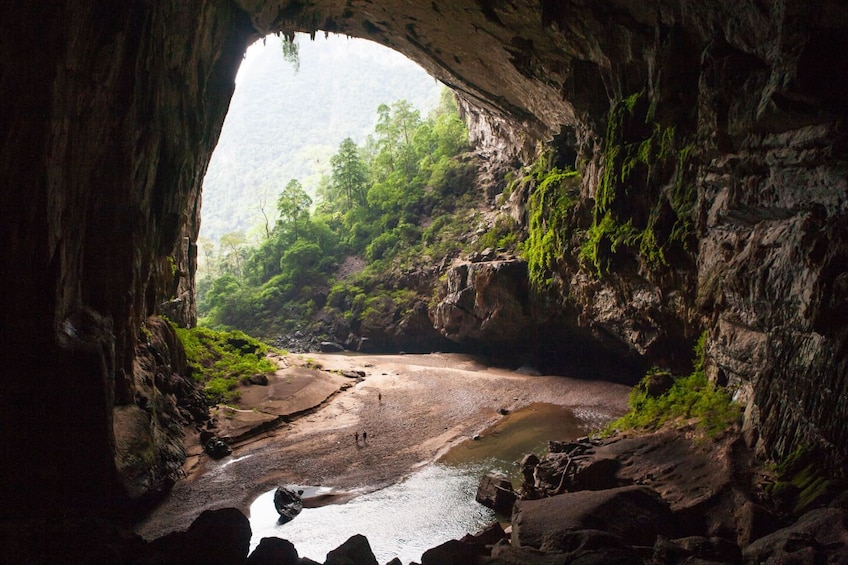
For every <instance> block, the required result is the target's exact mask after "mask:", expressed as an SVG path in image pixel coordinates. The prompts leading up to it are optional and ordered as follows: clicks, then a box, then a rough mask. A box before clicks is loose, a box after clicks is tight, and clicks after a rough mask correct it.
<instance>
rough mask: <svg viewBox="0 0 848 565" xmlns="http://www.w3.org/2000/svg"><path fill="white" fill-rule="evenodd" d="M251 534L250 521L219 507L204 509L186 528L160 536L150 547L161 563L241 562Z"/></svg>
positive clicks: (230, 564)
mask: <svg viewBox="0 0 848 565" xmlns="http://www.w3.org/2000/svg"><path fill="white" fill-rule="evenodd" d="M250 536H251V530H250V521H249V520H248V519H247V517H245V515H244V514H242V513H241V511H239V510H237V509H235V508H221V509H219V510H204V511H203V512H202V513H201V514H200V516H198V517H197V519H196V520H195V521H194V522H192V524H191V526H190V527H189V529H188V530H187V531H185V532H177V533H174V534H170V535H167V536H165V537H163V538H159V539H157V540H155V541H154V542H153V543H152V544H151V546H152V548H153V550H154V551H155V552H156V553H158V554H159V555H160V556H161V558H160V559H161V562H163V563H175V564H176V563H181V564H186V565H208V564H209V563H220V564H221V565H242V564H243V563H244V562H245V560H246V559H247V554H248V551H249V550H250ZM155 562H159V561H155Z"/></svg>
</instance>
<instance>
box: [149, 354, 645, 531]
mask: <svg viewBox="0 0 848 565" xmlns="http://www.w3.org/2000/svg"><path fill="white" fill-rule="evenodd" d="M307 362H309V363H312V364H318V365H319V366H320V367H322V368H323V369H324V371H304V368H303V365H305V364H306V363H307ZM282 364H283V365H288V367H287V368H284V369H281V371H279V372H278V373H277V375H276V376H275V381H274V382H276V383H277V385H278V386H277V388H276V393H275V394H276V396H275V397H274V401H273V404H274V405H275V407H276V408H277V410H278V412H277V413H280V410H282V412H283V413H285V411H286V410H289V411H290V413H295V412H300V411H303V409H304V407H305V406H317V409H315V410H314V411H312V412H311V413H309V412H308V411H307V413H305V414H304V415H301V416H299V417H297V418H295V419H293V420H292V421H291V422H290V423H286V424H283V425H281V426H280V427H278V428H276V429H274V430H271V431H269V432H264V433H262V434H260V435H258V436H256V437H253V438H251V439H248V440H245V441H242V442H238V443H236V444H235V445H234V449H233V454H232V455H231V456H229V457H226V458H224V459H222V460H220V461H214V460H212V459H210V458H209V457H207V456H206V455H205V454H203V453H202V451H201V450H200V449H199V442H197V439H196V436H195V437H192V435H191V434H190V435H189V437H187V440H186V443H187V445H188V446H189V458H188V460H187V461H186V465H185V467H184V470H185V472H186V478H185V479H184V480H182V481H179V482H178V483H177V484H176V485H175V486H174V488H173V489H172V491H171V492H170V494H169V495H168V497H167V498H166V499H165V500H164V501H163V502H162V503H161V504H160V505H159V506H158V507H157V508H155V509H154V510H153V511H152V512H151V513H150V514H149V515H148V516H147V517H146V518H145V519H144V520H142V521H141V522H140V523H139V524H138V525H137V528H136V529H137V531H138V533H140V534H141V535H142V536H144V537H145V538H148V539H152V538H155V537H159V536H161V535H164V534H166V533H168V532H171V531H175V530H184V529H186V528H187V527H188V526H189V525H190V524H191V522H192V521H193V520H194V519H195V518H196V517H197V516H198V515H199V514H200V513H201V512H202V511H203V510H206V509H214V508H222V507H227V506H233V507H237V508H239V509H241V510H242V511H244V512H247V511H248V508H249V506H250V503H251V502H252V501H253V500H254V499H255V498H256V497H257V496H258V495H259V494H261V493H263V492H266V491H268V490H270V489H272V488H275V487H276V486H277V485H280V484H290V483H294V484H300V485H313V486H325V487H333V488H335V489H338V491H339V492H340V493H342V495H341V496H340V500H343V499H344V498H345V496H344V493H349V494H350V495H355V494H358V493H363V492H368V491H373V490H375V489H378V488H381V487H384V486H387V485H389V484H392V483H395V482H397V481H399V480H401V479H403V478H404V477H405V476H407V475H408V474H410V473H411V472H413V471H414V470H416V469H418V468H420V467H421V466H423V465H426V464H428V463H431V462H433V461H435V460H436V459H438V457H439V456H440V455H441V454H442V453H444V452H445V451H446V450H447V449H449V448H450V447H451V446H452V445H455V444H456V443H458V442H460V441H462V440H464V439H466V438H468V437H471V436H473V435H474V434H478V433H481V432H483V431H484V430H485V429H486V428H488V427H489V426H491V425H492V424H494V423H495V422H496V421H497V420H498V419H499V418H501V417H502V416H501V415H500V414H499V409H502V408H505V409H507V410H509V411H514V410H517V409H519V408H522V407H524V406H527V405H530V404H532V403H535V402H549V403H555V404H560V405H562V406H566V407H569V408H571V409H572V410H573V411H574V413H575V415H577V416H578V418H580V419H581V420H583V421H585V422H586V424H587V427H591V426H598V425H600V424H602V423H603V422H605V421H606V420H608V419H610V418H612V417H615V416H617V415H619V414H621V413H623V411H624V410H625V408H626V402H627V394H628V392H629V387H626V386H623V385H619V384H614V383H610V382H605V381H587V380H579V379H571V378H567V377H559V376H528V375H523V374H519V373H516V372H513V371H508V370H504V369H498V368H493V367H487V366H486V365H484V364H482V363H481V362H479V361H478V360H476V359H474V358H473V357H470V356H466V355H459V354H441V353H432V354H427V355H373V356H371V355H369V356H366V355H346V354H318V353H311V354H308V355H290V356H288V357H286V358H285V359H284V360H283V361H282ZM345 370H348V371H349V370H360V371H364V372H365V374H366V376H365V378H364V379H361V380H359V381H357V380H352V379H347V378H345V377H342V376H340V375H339V374H338V372H340V371H345ZM272 384H274V383H272ZM251 389H255V390H251V391H250V392H249V393H248V394H245V395H244V396H243V405H242V406H240V408H242V409H243V412H244V413H245V414H246V413H247V412H248V411H250V412H252V413H257V410H252V409H251V405H250V404H251V403H254V404H256V405H257V406H261V405H262V402H263V401H264V402H265V403H266V404H268V403H269V398H270V396H269V395H270V392H265V390H268V391H270V390H272V389H270V388H267V389H266V387H258V386H257V387H251ZM280 390H283V392H282V393H281V392H280ZM263 394H264V395H265V397H263V396H262V395H263ZM380 396H381V397H382V400H379V397H380ZM263 399H264V400H263ZM213 431H215V430H213ZM356 432H359V433H360V436H361V434H362V432H367V434H368V439H367V442H363V441H362V439H361V437H360V440H359V442H358V443H357V442H356V440H355V433H356ZM552 439H556V438H552ZM348 497H349V496H348Z"/></svg>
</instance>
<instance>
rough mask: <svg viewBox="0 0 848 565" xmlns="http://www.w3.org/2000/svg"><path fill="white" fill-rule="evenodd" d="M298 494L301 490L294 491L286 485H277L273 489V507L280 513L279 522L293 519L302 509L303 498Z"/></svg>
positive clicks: (282, 522) (283, 522)
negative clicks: (275, 488)
mask: <svg viewBox="0 0 848 565" xmlns="http://www.w3.org/2000/svg"><path fill="white" fill-rule="evenodd" d="M300 495H301V492H295V491H293V490H292V489H290V488H286V487H277V490H275V491H274V508H275V509H276V510H277V514H279V515H280V518H279V523H280V524H285V523H286V522H290V521H292V520H294V518H295V517H296V516H297V515H298V514H300V512H301V510H303V499H302V498H301V497H300Z"/></svg>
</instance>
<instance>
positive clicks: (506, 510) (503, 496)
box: [475, 473, 518, 516]
mask: <svg viewBox="0 0 848 565" xmlns="http://www.w3.org/2000/svg"><path fill="white" fill-rule="evenodd" d="M517 498H518V496H517V495H516V494H515V491H514V490H513V488H512V483H511V482H510V481H509V479H508V478H507V477H506V476H505V475H501V474H497V473H489V474H488V475H485V476H484V477H483V478H482V479H480V484H479V485H478V486H477V496H476V498H475V500H476V501H477V502H479V503H480V504H482V505H483V506H486V507H488V508H491V509H492V510H494V511H495V512H497V513H498V514H503V515H504V516H509V515H510V514H512V505H513V504H515V501H516V499H517Z"/></svg>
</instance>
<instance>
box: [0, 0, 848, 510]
mask: <svg viewBox="0 0 848 565" xmlns="http://www.w3.org/2000/svg"><path fill="white" fill-rule="evenodd" d="M846 28H848V15H846V7H845V5H844V3H842V2H838V1H837V0H830V1H827V0H826V1H822V2H818V3H815V5H813V4H812V3H808V2H806V1H803V0H782V1H778V2H769V3H762V2H758V1H755V0H746V1H741V2H739V1H733V2H731V1H729V0H728V1H716V2H709V3H705V2H695V1H688V0H656V1H652V2H644V1H636V0H609V1H606V2H597V1H592V2H590V1H586V0H569V1H554V0H542V1H539V2H534V1H512V2H507V1H504V0H486V1H482V0H480V1H470V0H469V1H451V2H448V1H441V0H434V1H433V2H427V3H403V4H399V3H396V2H391V1H388V0H355V1H345V2H342V1H341V0H313V1H297V2H295V1H284V0H236V1H226V0H197V1H196V2H192V3H190V5H189V4H187V3H184V2H177V1H164V2H157V3H155V4H154V3H147V2H139V1H131V2H106V3H100V5H98V6H97V7H93V6H91V5H89V4H86V3H84V2H81V1H78V0H64V1H59V2H53V3H51V4H50V5H28V4H23V3H19V4H17V5H15V6H14V7H10V8H7V9H6V10H5V13H4V18H3V19H2V23H0V31H1V32H2V33H1V34H0V37H2V40H0V60H1V61H2V62H3V65H2V70H0V101H2V107H3V108H4V111H3V112H2V113H0V131H2V132H3V137H2V140H0V147H1V148H2V150H1V151H0V179H2V182H3V183H4V186H3V199H2V202H0V234H2V235H0V248H1V249H2V251H0V253H3V259H4V260H3V276H2V280H0V301H2V304H0V306H2V308H0V315H2V324H0V331H2V339H0V351H2V358H3V359H4V364H3V368H2V383H3V384H2V389H0V414H2V416H0V417H2V419H3V420H2V430H3V432H2V438H0V440H2V441H0V445H2V450H3V458H2V461H3V462H2V473H3V475H2V476H4V477H5V478H6V479H7V480H6V481H5V483H4V485H5V486H4V487H3V495H4V502H8V503H9V504H4V505H3V507H4V511H10V510H9V509H15V511H19V510H20V509H21V508H29V509H32V510H35V509H37V508H42V505H43V504H45V503H46V502H49V501H51V500H52V501H53V502H55V501H56V493H60V492H62V493H67V492H70V493H75V495H76V496H78V497H79V498H80V499H81V500H89V501H91V500H97V501H100V502H103V501H104V500H113V499H115V498H116V497H118V498H120V496H119V495H122V494H125V489H124V487H122V486H121V485H120V480H119V478H118V477H117V471H116V469H115V463H114V441H115V437H114V436H115V434H114V433H113V429H112V428H113V422H112V414H113V412H114V410H115V409H116V407H120V406H128V405H131V404H133V403H136V404H137V401H138V398H137V394H138V390H137V387H136V386H135V385H134V384H133V383H134V378H133V371H134V369H133V367H134V361H135V357H136V355H135V351H136V347H137V346H138V344H139V335H140V332H141V327H142V325H143V323H144V321H145V320H146V319H147V317H148V316H149V315H150V314H154V313H157V312H159V313H163V312H167V313H168V314H169V315H170V316H173V317H175V318H181V319H182V320H181V321H182V322H184V323H191V322H192V319H191V317H192V315H193V304H192V289H193V287H192V285H193V241H194V238H195V237H196V234H197V228H198V221H199V219H198V211H199V206H200V194H199V191H200V183H201V181H202V177H203V174H204V172H205V169H206V166H207V164H208V160H209V157H210V154H211V151H212V149H213V148H214V145H215V142H216V140H217V137H218V134H219V132H220V128H221V124H222V122H223V118H224V114H225V112H226V109H227V105H228V102H229V99H230V96H231V94H232V90H233V78H234V75H235V72H236V70H237V68H238V64H239V62H240V60H241V57H242V54H243V53H244V50H245V48H246V45H247V44H248V43H249V42H250V41H251V40H252V39H255V38H256V37H258V36H259V35H261V34H266V33H271V32H278V31H282V32H285V33H291V32H294V31H307V32H313V33H314V32H320V31H328V32H339V33H347V34H349V35H353V36H358V37H364V38H368V39H372V40H374V41H378V42H380V43H382V44H384V45H387V46H389V47H392V48H394V49H396V50H398V51H400V52H402V53H404V54H406V55H407V56H409V57H411V58H413V59H414V60H416V61H418V62H419V63H420V64H422V66H423V67H424V68H426V69H427V70H428V71H430V72H431V73H432V74H433V75H434V76H436V77H438V78H439V79H441V80H442V81H443V82H445V83H446V84H448V85H449V86H451V87H452V88H454V89H455V90H456V91H457V92H458V93H459V95H460V97H461V98H462V100H463V108H464V111H465V114H466V116H467V118H468V120H469V123H470V125H471V127H472V131H473V132H474V135H475V136H476V138H477V140H478V141H479V142H480V144H481V150H482V151H483V152H484V153H486V154H487V155H489V156H490V157H494V156H497V155H509V156H510V157H513V156H515V155H523V156H525V157H529V156H530V155H531V154H532V152H533V151H534V149H535V147H536V142H537V141H538V140H544V139H549V138H551V137H553V136H554V135H556V134H559V133H563V132H566V133H567V134H568V135H567V136H566V137H567V138H568V139H569V140H570V142H569V143H570V144H571V146H572V147H571V150H573V152H574V153H575V154H576V155H577V156H578V158H577V160H578V163H579V165H580V167H581V170H582V172H583V186H582V193H581V198H582V199H584V200H585V202H587V203H589V202H591V201H592V199H593V198H594V197H595V196H596V194H595V191H596V189H597V186H598V183H599V180H600V179H601V175H602V173H603V171H604V167H605V166H606V163H605V157H604V135H605V131H606V127H607V122H608V116H609V111H610V109H611V108H613V107H615V106H616V105H617V104H618V103H619V102H620V101H621V100H623V99H625V98H627V97H628V96H630V95H632V94H634V93H636V92H640V91H643V90H644V91H645V92H646V95H647V96H648V98H649V100H650V102H651V104H652V106H653V107H654V108H655V110H656V116H658V118H657V119H658V121H661V122H662V123H664V124H667V125H668V124H674V125H677V127H678V128H679V131H680V134H681V136H682V139H684V141H685V142H687V143H690V144H692V145H693V146H694V147H695V148H696V150H695V151H694V152H693V155H694V156H693V158H692V159H691V161H689V162H687V163H686V164H685V165H686V167H687V171H688V173H687V174H688V175H690V176H691V177H692V178H694V179H695V180H694V181H693V182H694V183H695V188H696V191H697V208H696V218H697V222H696V231H695V236H696V240H697V241H696V245H695V247H694V250H693V251H690V252H689V253H688V254H687V255H686V256H684V257H682V258H680V259H679V261H677V262H673V264H672V265H671V266H670V267H669V269H667V270H666V271H665V272H662V273H656V272H648V271H646V270H645V269H643V268H641V267H640V266H639V265H638V262H637V263H636V267H635V268H631V269H629V270H625V271H622V272H621V273H613V274H612V275H611V276H609V277H607V278H603V277H601V278H599V277H596V276H593V275H592V274H591V273H587V272H586V271H585V270H584V269H581V268H580V267H579V265H578V266H577V267H573V266H572V267H567V268H566V269H565V270H564V271H563V273H562V275H563V277H562V278H563V281H564V287H565V288H566V291H565V292H567V293H568V294H569V296H571V297H572V298H574V299H575V301H576V304H577V306H578V307H579V312H578V314H577V318H578V319H577V322H578V323H579V325H580V326H582V327H585V328H586V329H587V331H589V332H603V333H604V335H606V336H612V338H613V339H615V340H618V341H619V342H620V343H622V344H623V346H624V347H626V348H629V349H630V350H632V351H635V352H637V353H639V354H644V355H650V354H651V353H652V352H655V351H656V350H658V349H660V348H661V347H662V346H663V344H664V343H667V342H668V340H669V339H674V338H675V336H677V335H678V334H687V336H688V337H692V336H694V335H695V334H697V332H698V331H699V330H700V329H701V328H702V327H703V328H706V329H707V330H708V331H709V335H710V345H709V352H710V367H711V372H712V374H713V376H714V377H715V378H716V379H718V380H720V381H723V382H728V383H731V384H734V385H735V386H737V387H738V388H739V390H740V394H741V398H742V399H743V400H744V401H745V402H747V403H748V405H749V415H750V419H749V421H750V422H753V423H755V424H757V429H758V430H759V433H760V434H761V438H762V442H761V446H762V447H763V449H765V450H767V451H770V452H772V453H782V452H785V451H786V450H788V449H791V448H792V447H793V446H794V445H795V444H797V443H798V442H813V443H816V444H819V445H822V446H824V447H825V448H826V449H827V450H828V453H830V455H831V457H832V460H834V461H838V460H841V459H844V458H845V455H846V452H848V437H846V433H848V425H846V422H848V413H846V412H848V405H847V404H846V400H845V399H846V398H848V394H846V393H848V384H846V381H848V378H846V351H845V343H846V337H848V336H846V323H845V319H846V317H845V315H844V313H845V312H846V309H848V307H846V302H845V298H844V297H845V296H846V292H845V291H846V290H848V288H846V287H848V282H846V275H845V272H844V271H845V264H846V263H845V255H846V249H848V247H847V246H846V243H848V238H846V233H845V232H846V230H845V226H846V222H845V207H846V202H845V200H846V198H845V197H846V186H845V177H846V175H845V172H846V166H845V163H846V154H845V148H846V146H845V136H844V119H845V116H846V108H845V106H846V104H845V92H846V90H848V88H846V87H848V85H846V80H848V79H846V77H848V73H846V72H845V70H846V69H845V64H846V63H845V59H844V53H845V52H848V50H846V47H848V45H846V39H845V37H846V33H845V32H846ZM681 143H682V142H681ZM661 188H662V187H659V189H661ZM659 189H658V188H657V187H655V186H651V185H650V179H648V180H646V181H645V182H644V183H643V184H641V185H640V184H639V183H635V184H634V185H633V186H630V187H628V190H630V194H632V198H633V203H634V207H635V206H636V205H637V204H638V203H639V201H640V198H644V197H643V196H642V195H644V194H656V192H657V190H659ZM565 263H566V264H568V261H565ZM571 264H572V265H573V263H571ZM171 463H172V462H171ZM158 486H161V485H158ZM158 486H157V485H154V486H153V487H151V488H158ZM63 502H65V501H63Z"/></svg>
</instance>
